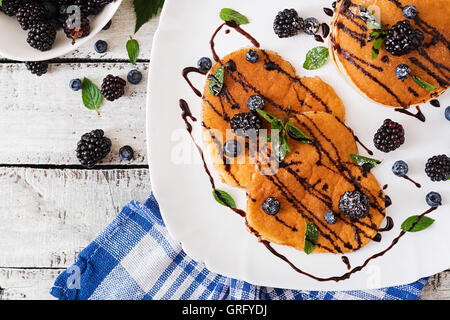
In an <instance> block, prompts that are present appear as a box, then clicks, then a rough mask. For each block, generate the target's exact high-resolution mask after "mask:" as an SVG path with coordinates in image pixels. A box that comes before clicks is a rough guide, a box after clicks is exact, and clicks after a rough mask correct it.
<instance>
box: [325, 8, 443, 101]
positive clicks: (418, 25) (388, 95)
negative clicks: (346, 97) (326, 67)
mask: <svg viewBox="0 0 450 320" xmlns="http://www.w3.org/2000/svg"><path fill="white" fill-rule="evenodd" d="M359 5H363V6H366V7H368V6H370V5H373V6H374V7H375V8H377V10H379V17H380V18H381V23H382V24H383V25H384V26H387V27H389V26H390V27H392V26H393V25H395V24H396V23H397V22H398V21H401V20H406V18H405V17H404V16H403V12H402V8H403V7H404V6H406V5H414V6H415V7H416V8H417V9H418V12H419V14H418V17H417V18H416V19H408V20H409V21H410V22H411V25H412V26H413V28H414V29H419V30H421V31H422V32H423V34H424V36H425V39H424V41H423V43H422V45H421V47H419V48H418V49H416V50H413V51H412V52H410V53H409V54H406V55H402V56H393V55H391V54H390V53H389V52H387V51H386V49H385V47H384V45H383V47H382V48H381V50H380V53H379V56H378V58H377V59H372V57H371V49H372V43H373V42H368V41H367V39H368V37H369V34H370V33H371V32H372V31H371V30H369V29H368V28H367V26H366V24H365V23H364V21H363V20H362V19H361V18H360V16H359V11H358V6H359ZM372 8H373V7H369V9H372ZM449 16H450V6H449V1H448V0H378V1H376V0H374V1H365V0H341V1H339V2H338V4H337V6H336V10H335V14H334V17H333V23H332V27H331V29H332V30H331V42H330V43H331V47H332V48H331V49H332V53H333V58H334V61H335V63H336V65H337V67H338V69H339V70H340V71H341V73H342V74H343V76H344V77H345V78H346V79H347V80H349V81H350V83H352V84H353V85H354V86H355V87H356V88H357V89H358V91H360V92H361V93H362V94H363V95H364V96H366V97H368V98H369V99H371V100H373V101H375V102H377V103H380V104H382V105H386V106H390V107H395V108H408V107H411V106H413V105H417V104H421V103H424V102H427V101H429V100H430V99H432V98H435V97H436V96H438V95H440V94H441V93H443V92H444V91H445V89H446V88H447V87H448V86H449V82H450V68H449V67H450V42H449V41H450V29H449V28H448V24H449ZM433 39H434V41H433ZM399 64H407V65H408V66H409V67H410V68H411V70H412V72H411V74H414V75H416V76H418V77H419V78H420V79H423V80H425V81H426V82H428V83H429V84H431V85H433V86H435V87H436V88H437V89H436V90H434V91H427V90H425V89H423V88H422V87H420V86H419V85H418V84H416V83H415V82H414V80H413V79H412V77H411V76H410V77H409V78H408V79H406V80H405V81H404V82H402V81H401V80H399V79H398V78H397V77H396V76H395V71H394V70H395V67H396V66H398V65H399Z"/></svg>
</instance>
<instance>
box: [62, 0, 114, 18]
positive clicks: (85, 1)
mask: <svg viewBox="0 0 450 320" xmlns="http://www.w3.org/2000/svg"><path fill="white" fill-rule="evenodd" d="M112 1H113V0H73V1H71V2H73V3H72V4H74V5H76V6H79V7H80V10H81V12H82V13H83V14H84V15H86V16H91V15H94V16H95V15H97V14H99V13H100V11H102V9H103V7H104V6H105V5H107V4H108V3H111V2H112Z"/></svg>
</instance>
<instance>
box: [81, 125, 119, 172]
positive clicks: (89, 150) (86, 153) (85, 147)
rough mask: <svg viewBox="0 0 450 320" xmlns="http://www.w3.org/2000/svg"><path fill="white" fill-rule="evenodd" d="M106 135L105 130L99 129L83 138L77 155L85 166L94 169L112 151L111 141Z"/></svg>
mask: <svg viewBox="0 0 450 320" xmlns="http://www.w3.org/2000/svg"><path fill="white" fill-rule="evenodd" d="M104 134H105V133H104V132H103V130H100V129H97V130H93V131H91V132H89V133H85V134H83V135H82V136H81V140H80V141H78V144H77V149H76V153H77V158H78V160H79V161H80V163H81V164H82V165H83V166H85V167H88V168H92V167H93V166H95V165H96V164H97V163H98V162H99V161H100V160H102V159H104V158H105V157H106V156H107V155H108V153H109V152H110V151H111V140H110V139H108V138H107V137H104Z"/></svg>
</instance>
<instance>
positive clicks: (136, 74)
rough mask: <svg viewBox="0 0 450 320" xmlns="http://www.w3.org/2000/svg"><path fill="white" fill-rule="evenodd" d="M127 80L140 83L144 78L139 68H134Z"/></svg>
mask: <svg viewBox="0 0 450 320" xmlns="http://www.w3.org/2000/svg"><path fill="white" fill-rule="evenodd" d="M127 80H128V82H129V83H131V84H138V83H139V82H141V80H142V73H141V72H140V71H139V70H136V69H133V70H131V71H130V72H128V75H127Z"/></svg>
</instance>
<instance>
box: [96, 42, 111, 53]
mask: <svg viewBox="0 0 450 320" xmlns="http://www.w3.org/2000/svg"><path fill="white" fill-rule="evenodd" d="M94 49H95V51H96V52H97V53H105V52H106V50H108V44H107V43H106V41H104V40H98V41H97V42H96V43H95V45H94Z"/></svg>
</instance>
